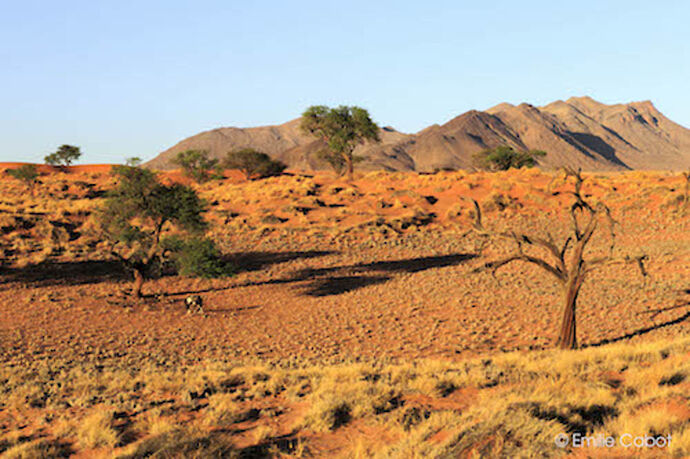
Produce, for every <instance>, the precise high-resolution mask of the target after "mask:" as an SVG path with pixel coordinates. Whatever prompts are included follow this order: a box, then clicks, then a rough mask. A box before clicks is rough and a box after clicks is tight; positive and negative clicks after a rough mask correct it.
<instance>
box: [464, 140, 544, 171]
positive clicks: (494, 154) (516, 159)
mask: <svg viewBox="0 0 690 459" xmlns="http://www.w3.org/2000/svg"><path fill="white" fill-rule="evenodd" d="M543 156H546V152H544V151H541V150H530V151H515V150H514V149H513V147H509V146H506V145H502V146H500V147H496V148H494V149H492V150H484V151H480V152H479V153H477V154H475V155H474V163H475V165H476V166H477V167H478V168H480V169H486V170H490V171H507V170H508V169H511V168H515V169H520V168H522V167H534V166H536V164H537V160H536V158H538V157H543Z"/></svg>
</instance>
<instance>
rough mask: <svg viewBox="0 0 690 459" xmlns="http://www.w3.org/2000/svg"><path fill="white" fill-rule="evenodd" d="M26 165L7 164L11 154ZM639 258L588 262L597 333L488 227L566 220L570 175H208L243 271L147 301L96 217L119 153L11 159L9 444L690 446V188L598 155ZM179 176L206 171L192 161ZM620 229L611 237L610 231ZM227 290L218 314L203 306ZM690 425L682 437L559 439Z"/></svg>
mask: <svg viewBox="0 0 690 459" xmlns="http://www.w3.org/2000/svg"><path fill="white" fill-rule="evenodd" d="M10 166H11V165H4V167H10ZM584 178H585V181H584V185H583V191H584V193H585V196H587V197H588V199H591V200H593V201H600V202H605V203H606V205H607V206H609V208H610V209H611V215H612V218H613V220H614V221H615V224H614V225H613V226H612V229H613V231H614V232H615V247H614V248H613V250H614V251H615V253H616V254H621V255H630V256H640V255H644V256H645V274H646V275H641V273H640V272H639V270H638V269H637V268H636V266H634V265H630V264H620V265H612V266H607V267H606V268H605V269H601V270H599V271H597V272H595V273H592V274H591V275H590V276H589V277H588V278H587V279H586V282H585V284H584V286H583V288H582V291H581V293H580V297H579V301H578V309H577V339H578V343H579V346H580V348H579V349H577V350H559V349H555V344H556V340H557V337H558V332H559V326H560V321H561V315H562V302H563V301H562V297H561V296H562V293H561V290H560V288H559V286H558V285H557V284H556V283H554V281H553V280H552V279H551V278H549V277H548V276H546V275H544V273H543V272H542V271H540V270H539V269H538V268H537V267H535V266H532V265H530V264H520V263H513V264H510V265H506V266H505V267H502V268H501V269H500V270H497V271H496V272H495V273H492V272H490V271H479V272H477V271H478V270H477V268H478V267H481V266H482V265H483V264H484V263H486V262H488V261H491V260H494V259H498V258H501V257H503V256H505V255H506V254H509V253H512V251H514V250H515V248H514V247H513V246H512V245H511V243H510V241H497V242H495V243H491V244H483V243H482V242H481V241H480V240H479V238H478V237H477V236H476V234H474V233H473V232H472V231H470V229H471V228H472V224H473V208H472V205H471V202H470V201H468V198H470V199H474V200H476V201H477V203H478V204H479V205H480V207H481V209H482V216H483V220H484V225H485V226H487V227H490V228H495V229H497V230H499V229H500V230H501V231H520V232H529V233H531V234H536V235H542V236H543V235H544V234H546V232H547V231H548V232H549V233H551V234H552V235H553V236H554V237H555V239H557V240H562V239H565V237H566V235H567V233H568V231H569V228H570V221H569V214H568V211H567V210H568V207H569V205H570V204H571V201H572V199H571V197H570V196H569V195H568V194H567V193H564V192H563V191H565V190H568V189H569V188H570V183H568V182H567V181H566V180H565V178H564V177H563V176H562V175H561V174H560V173H559V172H558V171H555V170H554V171H541V170H537V169H521V170H510V171H506V172H474V173H470V172H463V171H439V172H436V173H426V174H422V173H417V172H383V171H374V172H358V173H357V174H356V176H355V179H354V180H352V181H347V180H344V179H342V178H336V177H334V176H333V174H331V173H327V172H315V173H309V174H307V173H298V172H294V173H289V174H285V175H282V176H279V177H270V178H266V179H262V180H255V181H246V180H245V179H243V178H242V177H241V176H240V175H239V174H235V173H233V172H232V171H229V172H227V173H226V176H225V178H223V179H222V180H211V181H208V182H206V183H203V184H192V186H193V187H194V188H195V189H196V190H197V191H198V193H199V195H200V196H201V197H202V198H204V199H205V200H206V202H207V203H208V210H207V212H206V215H205V218H206V219H207V220H208V221H209V222H210V228H209V231H208V235H209V236H210V237H211V238H212V239H213V240H214V241H215V242H216V243H217V244H218V247H219V248H221V250H222V252H223V254H224V256H225V257H226V258H227V259H228V260H229V261H231V262H232V263H233V265H234V266H235V273H234V275H232V276H230V277H225V278H220V279H197V278H187V277H183V276H176V275H175V276H170V275H168V276H165V275H163V276H160V277H158V278H156V279H152V280H148V281H147V282H146V283H145V285H144V290H143V293H144V297H143V298H141V299H135V298H132V297H131V296H130V295H129V294H128V290H129V288H130V284H131V274H130V273H128V272H127V271H125V270H124V269H123V268H122V267H121V266H120V265H119V264H118V263H117V261H116V260H114V259H113V258H112V257H110V256H109V254H108V253H107V251H106V250H105V249H104V247H103V244H102V241H100V240H99V239H98V237H97V235H96V234H95V232H94V231H93V222H92V218H93V215H94V213H95V212H96V211H97V209H98V207H99V206H100V205H101V204H102V201H103V197H104V194H105V193H106V191H107V190H108V189H110V188H111V187H112V186H113V179H112V177H111V176H110V175H109V166H76V167H72V168H70V169H69V170H67V171H58V170H53V169H49V168H48V169H46V170H44V171H43V174H42V175H41V177H40V182H41V183H39V184H38V185H37V186H36V188H35V190H34V191H33V192H32V193H29V191H28V190H27V189H26V187H25V186H24V185H23V184H22V183H20V182H18V181H16V180H12V179H10V178H9V177H6V176H4V174H3V176H2V178H0V248H1V249H2V261H3V264H2V266H1V267H0V360H1V362H2V364H1V365H0V380H1V381H2V384H1V390H2V399H1V400H0V452H2V454H4V455H5V456H7V457H62V456H74V457H686V456H689V455H690V395H688V394H690V390H689V389H690V380H689V379H688V376H689V375H690V360H689V358H688V357H690V333H689V332H690V281H689V279H690V233H689V231H688V228H690V205H688V196H687V188H686V183H687V181H686V180H685V178H684V177H683V176H682V175H680V174H679V173H673V172H661V171H660V172H651V171H644V172H643V171H632V172H607V173H586V174H584ZM161 180H163V181H169V182H172V181H179V182H183V183H186V184H190V183H191V182H190V181H189V180H188V179H187V178H185V177H184V176H182V175H181V174H180V173H179V172H177V171H167V172H162V173H161ZM608 235H609V234H608V228H604V227H602V228H600V231H598V232H597V233H596V235H595V238H594V240H593V242H592V244H591V245H590V246H589V247H588V251H589V252H588V256H592V257H596V256H597V254H605V253H607V251H609V250H610V247H609V242H610V240H609V238H608V237H607V236H608ZM190 295H199V296H200V297H201V298H202V299H203V304H204V312H203V314H188V313H187V310H186V308H185V304H184V300H185V298H187V297H188V296H190ZM561 433H565V434H567V435H572V434H574V433H581V434H586V435H599V434H601V435H610V436H615V437H616V438H618V437H620V436H621V435H622V434H624V433H630V434H632V435H635V436H645V435H650V436H661V435H671V438H672V440H671V442H670V444H668V445H665V446H664V447H653V448H626V447H624V446H622V445H619V444H616V445H615V446H613V447H611V448H608V447H589V448H583V447H575V446H573V445H572V444H570V445H566V446H565V447H559V446H558V445H556V444H555V443H554V438H555V437H556V436H557V435H558V434H561Z"/></svg>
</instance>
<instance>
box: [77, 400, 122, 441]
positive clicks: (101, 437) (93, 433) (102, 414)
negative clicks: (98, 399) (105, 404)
mask: <svg viewBox="0 0 690 459" xmlns="http://www.w3.org/2000/svg"><path fill="white" fill-rule="evenodd" d="M77 438H78V439H79V444H80V445H81V446H82V447H84V448H98V447H102V446H105V447H109V448H114V447H115V446H116V445H117V444H118V443H119V442H120V434H119V433H118V431H117V430H115V429H114V427H113V412H112V411H111V410H108V409H105V410H102V411H96V412H94V413H92V414H90V415H88V416H87V417H86V418H84V419H83V420H82V421H81V424H80V425H79V427H78V428H77Z"/></svg>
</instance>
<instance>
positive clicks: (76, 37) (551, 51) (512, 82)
mask: <svg viewBox="0 0 690 459" xmlns="http://www.w3.org/2000/svg"><path fill="white" fill-rule="evenodd" d="M688 18H690V2H685V1H663V0H661V1H657V2H650V1H644V2H642V1H632V0H628V1H602V0H599V1H590V0H584V1H582V0H581V1H577V2H561V1H553V0H551V1H528V0H524V1H520V2H517V1H512V2H509V1H500V0H494V1H491V2H480V1H476V0H473V1H470V2H466V1H462V0H460V1H458V0H455V1H433V0H428V1H424V2H420V1H405V0H398V1H372V0H370V1H359V0H351V1H340V2H334V1H325V0H321V1H301V0H293V1H289V2H288V1H262V0H253V1H251V0H250V1H241V2H240V1H236V0H225V1H204V0H198V1H178V0H167V1H146V0H139V1H128V0H118V1H109V0H101V1H93V0H90V1H86V0H83V1H82V0H80V1H70V0H62V1H60V2H56V1H49V0H44V1H33V0H22V1H16V0H12V1H10V0H0V65H1V67H0V107H2V110H1V111H0V139H2V143H1V146H0V161H32V162H40V161H42V159H43V157H44V156H45V155H46V154H48V153H50V152H52V151H55V150H56V149H57V147H58V146H59V145H61V144H71V145H78V146H80V147H81V149H82V152H83V153H84V155H83V157H82V160H81V162H82V163H116V162H122V161H123V160H124V159H125V158H128V157H133V156H138V157H141V158H144V159H151V158H153V157H154V156H156V155H157V154H158V153H159V152H161V151H162V150H165V149H167V148H169V147H170V146H172V145H174V144H175V143H177V142H178V141H180V140H182V139H183V138H185V137H188V136H190V135H194V134H196V133H199V132H201V131H204V130H208V129H213V128H216V127H222V126H238V127H249V126H260V125H268V124H280V123H283V122H286V121H289V120H291V119H294V118H297V117H298V116H299V115H300V114H301V113H302V111H304V109H305V108H306V107H308V106H309V105H315V104H325V105H340V104H346V105H359V106H362V107H364V108H366V109H368V110H369V112H370V113H371V115H372V117H373V118H374V120H375V121H377V122H378V123H379V124H380V125H382V126H393V127H395V128H396V129H398V130H401V131H403V132H416V131H418V130H421V129H423V128H424V127H426V126H428V125H430V124H433V123H444V122H446V121H448V120H449V119H451V118H453V117H455V116H457V115H459V114H461V113H463V112H465V111H467V110H470V109H478V110H483V109H487V108H489V107H491V106H493V105H496V104H498V103H500V102H510V103H514V104H518V103H521V102H528V103H531V104H534V105H543V104H546V103H549V102H551V101H554V100H558V99H562V100H564V99H567V98H569V97H571V96H582V95H589V96H591V97H593V98H595V99H597V100H599V101H601V102H605V103H620V102H629V101H636V100H647V99H650V100H652V101H653V102H654V104H655V105H656V107H657V108H658V109H659V110H661V111H662V112H663V113H664V114H665V115H666V116H668V117H669V118H671V119H672V120H674V121H676V122H678V123H680V124H682V125H684V126H686V127H690V100H688V97H689V95H690V92H689V91H688V83H689V82H690V78H689V77H690V74H689V70H690V64H689V63H688V61H689V60H690V28H689V27H688V26H687V21H688Z"/></svg>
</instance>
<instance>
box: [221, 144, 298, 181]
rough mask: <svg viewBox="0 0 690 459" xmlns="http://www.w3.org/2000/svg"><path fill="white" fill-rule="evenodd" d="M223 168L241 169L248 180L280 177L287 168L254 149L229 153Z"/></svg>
mask: <svg viewBox="0 0 690 459" xmlns="http://www.w3.org/2000/svg"><path fill="white" fill-rule="evenodd" d="M223 166H224V167H226V168H228V169H239V170H240V171H242V173H243V174H244V176H245V177H246V178H247V180H251V179H252V178H264V177H272V176H274V175H280V174H282V173H283V171H284V170H285V168H286V167H287V166H286V165H285V164H283V163H282V162H280V161H276V160H274V159H272V158H271V157H270V156H268V155H267V154H266V153H262V152H260V151H256V150H254V149H253V148H243V149H241V150H238V151H233V152H230V153H228V155H227V156H226V157H225V160H224V161H223Z"/></svg>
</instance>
